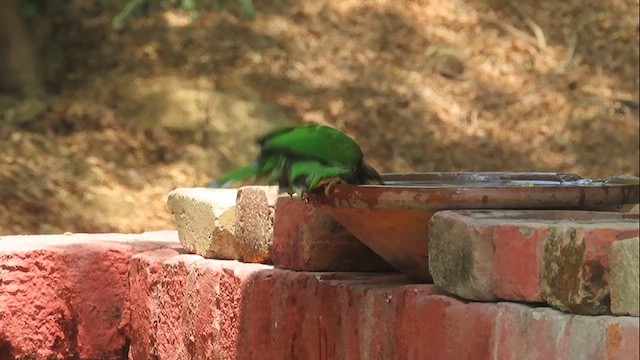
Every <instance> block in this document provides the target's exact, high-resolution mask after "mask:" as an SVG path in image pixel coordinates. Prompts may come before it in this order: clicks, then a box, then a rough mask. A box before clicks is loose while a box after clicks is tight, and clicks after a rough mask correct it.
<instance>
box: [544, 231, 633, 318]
mask: <svg viewBox="0 0 640 360" xmlns="http://www.w3.org/2000/svg"><path fill="white" fill-rule="evenodd" d="M637 228H638V223H637V222H633V221H629V222H623V221H619V222H609V223H606V222H598V223H593V224H564V226H556V227H554V228H553V229H550V231H549V236H548V239H547V241H546V243H545V249H544V256H543V258H544V265H543V273H542V284H541V288H542V296H543V298H544V300H545V301H546V302H547V303H548V304H550V305H551V306H553V307H555V308H557V309H560V310H563V311H569V312H572V313H576V314H590V315H595V314H606V313H608V312H610V295H609V286H608V284H607V279H606V277H605V274H606V273H607V272H608V269H609V264H608V260H607V252H608V249H609V247H610V246H611V244H612V243H613V242H614V241H617V240H619V239H621V237H623V236H629V234H634V233H635V234H637V232H638V230H637ZM636 236H637V235H636Z"/></svg>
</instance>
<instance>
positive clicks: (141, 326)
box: [129, 249, 178, 359]
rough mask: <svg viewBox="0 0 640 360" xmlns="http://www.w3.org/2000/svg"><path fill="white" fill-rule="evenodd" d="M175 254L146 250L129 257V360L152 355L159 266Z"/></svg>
mask: <svg viewBox="0 0 640 360" xmlns="http://www.w3.org/2000/svg"><path fill="white" fill-rule="evenodd" d="M177 255H178V252H177V251H175V250H173V249H161V250H155V251H147V252H143V253H140V254H138V255H135V256H133V257H132V258H131V264H130V266H129V302H130V307H131V328H132V329H133V330H134V331H131V344H130V347H129V358H130V359H146V358H150V357H152V354H155V352H156V345H157V339H156V333H157V331H156V330H157V328H156V325H157V323H156V309H157V307H158V300H159V299H158V298H157V294H158V293H159V291H160V289H159V285H160V280H161V279H162V275H161V270H162V263H163V262H164V261H165V260H166V259H168V258H170V257H173V256H177Z"/></svg>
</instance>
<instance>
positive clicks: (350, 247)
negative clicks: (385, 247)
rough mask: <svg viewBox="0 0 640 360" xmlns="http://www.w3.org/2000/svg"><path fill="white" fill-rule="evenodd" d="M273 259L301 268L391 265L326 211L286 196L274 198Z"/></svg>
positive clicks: (283, 265) (357, 268) (375, 268)
mask: <svg viewBox="0 0 640 360" xmlns="http://www.w3.org/2000/svg"><path fill="white" fill-rule="evenodd" d="M272 256H273V263H274V264H275V265H276V266H277V267H280V268H284V269H292V270H303V271H378V270H390V269H391V267H390V265H388V264H387V263H386V262H385V261H384V260H382V259H381V258H380V257H379V256H378V255H376V254H375V253H374V252H373V251H371V250H370V249H369V248H368V247H366V246H365V245H364V244H363V243H361V242H360V241H359V240H358V239H356V238H355V237H354V236H353V235H351V234H350V233H349V232H348V231H347V230H346V229H344V227H342V225H340V224H338V223H337V222H336V221H335V220H334V219H333V218H332V217H331V216H330V215H329V214H328V213H327V212H325V211H324V210H322V209H321V208H318V207H315V206H313V205H311V204H309V203H306V202H304V201H301V200H298V199H292V198H291V197H289V196H286V195H285V196H280V197H279V198H278V201H277V202H276V210H275V219H274V238H273V253H272Z"/></svg>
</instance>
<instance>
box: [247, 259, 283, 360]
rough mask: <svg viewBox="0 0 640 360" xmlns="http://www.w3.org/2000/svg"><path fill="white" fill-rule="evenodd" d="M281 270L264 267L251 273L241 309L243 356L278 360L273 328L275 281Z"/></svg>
mask: <svg viewBox="0 0 640 360" xmlns="http://www.w3.org/2000/svg"><path fill="white" fill-rule="evenodd" d="M279 273H280V271H279V270H273V269H271V270H262V271H258V272H256V273H255V274H253V276H251V277H250V278H249V280H248V282H247V283H246V285H245V286H244V296H243V299H244V302H243V304H242V309H241V311H240V320H239V323H240V327H241V328H240V335H239V336H240V339H241V340H240V341H239V344H240V345H241V348H240V349H239V358H241V359H264V360H272V359H273V360H275V358H274V357H273V354H272V340H271V331H272V328H273V319H272V310H271V309H272V308H273V300H274V292H273V290H274V283H275V281H276V280H275V279H276V278H277V276H278V274H279Z"/></svg>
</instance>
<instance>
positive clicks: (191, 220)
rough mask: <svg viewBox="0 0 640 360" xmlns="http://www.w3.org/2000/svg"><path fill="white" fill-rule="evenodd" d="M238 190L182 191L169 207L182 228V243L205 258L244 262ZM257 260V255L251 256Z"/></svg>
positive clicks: (172, 196)
mask: <svg viewBox="0 0 640 360" xmlns="http://www.w3.org/2000/svg"><path fill="white" fill-rule="evenodd" d="M237 194H238V190H236V189H206V188H179V189H175V190H173V191H172V192H170V193H169V197H168V198H167V205H168V206H169V209H170V210H171V212H172V213H173V215H174V217H175V219H176V223H177V224H178V234H179V235H180V243H182V246H183V247H184V248H185V249H186V250H187V251H188V252H190V253H192V254H198V255H201V256H203V257H205V258H216V259H237V260H242V259H243V257H244V254H243V253H241V252H240V250H241V248H239V247H238V246H236V239H235V224H236V197H237ZM251 256H253V255H251Z"/></svg>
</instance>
